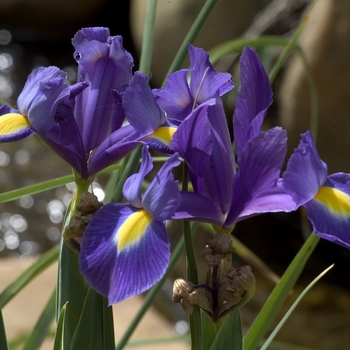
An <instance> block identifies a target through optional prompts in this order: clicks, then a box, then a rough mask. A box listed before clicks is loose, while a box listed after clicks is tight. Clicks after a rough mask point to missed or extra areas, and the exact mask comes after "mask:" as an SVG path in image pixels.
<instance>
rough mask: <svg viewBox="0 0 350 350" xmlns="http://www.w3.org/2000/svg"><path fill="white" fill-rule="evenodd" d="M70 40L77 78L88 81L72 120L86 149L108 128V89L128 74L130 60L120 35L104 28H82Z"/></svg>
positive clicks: (121, 82) (125, 79)
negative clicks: (75, 123) (73, 48)
mask: <svg viewBox="0 0 350 350" xmlns="http://www.w3.org/2000/svg"><path fill="white" fill-rule="evenodd" d="M72 43H73V45H74V47H75V49H76V52H75V54H74V56H75V58H76V60H77V62H78V64H79V81H86V82H87V83H89V86H88V88H86V89H85V90H84V91H83V92H82V93H81V94H80V95H79V96H78V97H77V103H76V113H75V114H76V120H77V124H78V126H79V130H80V132H81V134H82V139H83V142H84V146H85V148H86V149H87V150H89V151H90V150H93V149H95V148H96V147H97V146H98V145H99V144H100V143H101V142H102V141H103V140H104V139H105V138H106V136H107V134H108V133H109V132H110V130H111V127H112V119H113V102H114V98H113V93H112V90H113V89H116V88H118V87H120V86H122V85H124V84H127V83H128V82H129V81H130V79H131V77H132V66H133V59H132V57H131V55H130V54H129V53H128V52H127V51H126V50H124V48H123V43H122V37H121V36H116V37H110V36H109V30H108V28H83V29H82V30H80V31H78V32H77V33H76V35H75V36H74V38H73V40H72Z"/></svg>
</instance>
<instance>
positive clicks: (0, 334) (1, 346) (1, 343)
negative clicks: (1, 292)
mask: <svg viewBox="0 0 350 350" xmlns="http://www.w3.org/2000/svg"><path fill="white" fill-rule="evenodd" d="M0 306H1V304H0ZM0 350H8V345H7V338H6V331H5V325H4V319H3V318H2V311H1V307H0Z"/></svg>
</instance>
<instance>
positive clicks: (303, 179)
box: [283, 131, 327, 205]
mask: <svg viewBox="0 0 350 350" xmlns="http://www.w3.org/2000/svg"><path fill="white" fill-rule="evenodd" d="M326 178H327V165H326V164H325V163H324V162H322V160H321V159H320V156H319V155H318V152H317V149H316V146H315V143H314V141H313V138H312V135H311V133H310V132H309V131H308V132H306V133H305V134H303V135H301V141H300V144H299V146H298V148H297V149H296V150H295V151H294V153H293V154H292V156H291V157H290V159H289V161H288V165H287V169H286V171H285V172H284V173H283V186H284V188H285V189H286V191H288V193H289V194H290V195H291V196H292V197H293V199H294V201H295V202H296V204H298V205H303V204H305V203H306V202H308V201H310V200H311V199H312V198H314V197H315V195H316V193H317V192H318V190H319V188H320V187H321V186H322V185H323V184H324V183H325V181H326Z"/></svg>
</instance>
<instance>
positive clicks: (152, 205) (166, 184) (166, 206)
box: [142, 153, 180, 222]
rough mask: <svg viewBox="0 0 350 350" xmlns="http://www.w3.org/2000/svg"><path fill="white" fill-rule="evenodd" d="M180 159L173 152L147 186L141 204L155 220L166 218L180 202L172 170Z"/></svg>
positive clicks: (161, 220)
mask: <svg viewBox="0 0 350 350" xmlns="http://www.w3.org/2000/svg"><path fill="white" fill-rule="evenodd" d="M179 164H180V161H179V159H178V154H176V153H175V154H173V155H172V156H171V157H170V158H169V159H168V160H167V161H166V162H165V163H164V164H163V166H162V167H161V168H160V170H159V171H158V172H157V174H156V176H155V177H154V179H153V180H152V182H151V183H150V185H149V187H148V188H147V190H146V192H145V194H144V196H143V199H142V205H143V207H144V208H145V209H146V210H147V212H148V213H149V214H150V215H152V217H153V218H154V219H155V220H158V221H160V222H163V221H165V220H168V219H169V218H170V216H171V215H172V214H173V213H174V211H175V210H176V208H177V207H178V206H179V203H180V192H179V187H178V182H177V181H175V180H174V175H173V174H172V170H173V168H174V167H176V166H178V165H179Z"/></svg>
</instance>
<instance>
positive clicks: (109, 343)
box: [71, 288, 115, 350]
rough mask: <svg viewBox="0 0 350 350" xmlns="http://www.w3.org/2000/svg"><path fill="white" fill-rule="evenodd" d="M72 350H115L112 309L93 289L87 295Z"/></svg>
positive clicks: (73, 339)
mask: <svg viewBox="0 0 350 350" xmlns="http://www.w3.org/2000/svg"><path fill="white" fill-rule="evenodd" d="M87 330H89V331H87ZM71 349H72V350H74V349H84V350H96V349H100V350H114V349H115V344H114V327H113V312H112V307H111V306H110V307H108V303H107V299H106V298H105V297H103V296H102V295H100V294H98V293H97V292H95V291H94V290H93V289H91V288H89V289H88V292H87V294H86V298H85V302H84V306H83V309H82V312H81V315H80V319H79V322H78V324H77V326H76V329H75V333H74V336H73V338H72V343H71Z"/></svg>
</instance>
